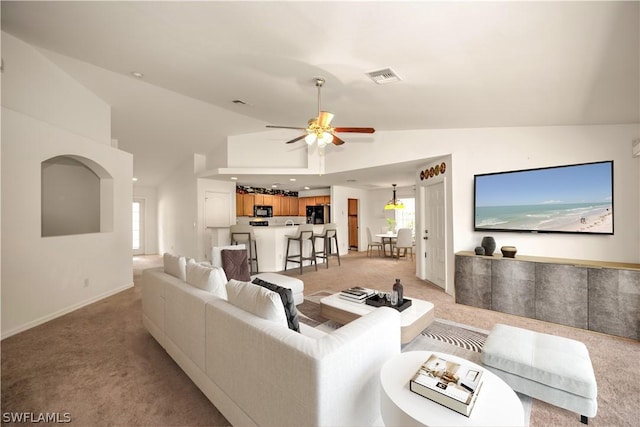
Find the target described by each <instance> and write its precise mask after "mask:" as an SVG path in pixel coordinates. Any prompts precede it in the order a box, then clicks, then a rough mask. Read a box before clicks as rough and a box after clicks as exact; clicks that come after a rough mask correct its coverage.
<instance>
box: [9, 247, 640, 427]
mask: <svg viewBox="0 0 640 427" xmlns="http://www.w3.org/2000/svg"><path fill="white" fill-rule="evenodd" d="M341 258H342V266H341V267H338V266H337V265H336V264H335V262H332V264H331V266H330V268H328V269H325V268H324V266H319V268H318V271H317V272H315V271H313V268H305V269H304V274H303V275H302V276H300V275H299V274H298V270H297V269H296V270H295V271H291V272H287V275H290V276H292V277H299V278H301V279H302V280H303V281H304V283H305V295H308V294H312V293H314V292H317V291H320V290H326V289H329V290H332V291H339V290H340V289H343V288H345V287H348V286H354V285H364V286H368V287H375V288H379V289H382V290H385V291H388V290H390V289H391V286H392V284H393V283H394V281H395V279H396V278H400V279H402V282H403V283H404V285H405V294H406V295H407V296H408V297H412V296H413V297H416V298H421V299H425V300H428V301H431V302H433V303H434V305H435V307H436V308H435V309H436V313H435V315H436V317H437V318H440V319H446V320H450V321H452V322H457V323H462V324H466V325H470V326H474V327H476V328H479V329H484V330H490V329H491V328H492V327H493V325H494V324H495V323H497V322H500V323H506V324H510V325H513V326H519V327H524V328H528V329H532V330H536V331H539V332H546V333H552V334H556V335H560V336H566V337H569V338H573V339H577V340H579V341H582V342H584V343H585V344H586V345H587V348H588V349H589V353H590V355H591V359H592V362H593V366H594V370H595V373H596V378H597V381H598V406H599V408H598V415H597V416H596V417H595V418H593V419H590V420H589V425H590V426H592V427H598V426H607V427H611V426H630V427H631V426H633V427H635V426H638V425H640V369H639V368H638V359H639V356H640V342H638V341H634V340H629V339H624V338H618V337H613V336H609V335H604V334H599V333H596V332H591V331H584V330H581V329H575V328H570V327H566V326H560V325H555V324H551V323H545V322H541V321H537V320H532V319H525V318H521V317H517V316H511V315H507V314H503V313H496V312H493V311H489V310H482V309H478V308H473V307H467V306H463V305H458V304H455V302H454V300H453V298H452V297H451V296H449V295H447V294H445V293H444V292H442V290H440V289H439V288H437V287H436V286H434V285H432V284H429V283H427V282H424V281H422V280H420V279H418V278H416V277H415V263H413V262H409V261H407V260H400V261H395V260H393V259H391V258H378V257H371V258H367V257H366V255H365V254H360V253H353V252H351V253H349V255H347V256H344V257H341ZM332 261H333V260H332ZM161 264H162V258H161V257H159V256H146V257H135V258H134V280H135V283H136V286H135V287H134V288H131V289H128V290H126V291H123V292H121V293H119V294H117V295H113V296H111V297H109V298H106V299H104V300H102V301H99V302H96V303H94V304H91V305H89V306H87V307H84V308H81V309H79V310H76V311H74V312H73V313H69V314H67V315H65V316H62V317H60V318H58V319H55V320H52V321H50V322H48V323H46V324H43V325H40V326H38V327H35V328H33V329H30V330H28V331H25V332H22V333H20V334H17V335H15V336H13V337H10V338H7V339H5V340H3V341H2V343H1V346H2V349H1V358H2V372H1V383H2V395H1V400H2V411H3V413H5V412H16V411H21V412H34V413H38V412H47V411H48V412H58V411H59V412H63V411H68V412H69V413H70V414H71V417H72V421H73V424H72V425H79V426H89V425H91V426H104V425H117V426H130V425H131V426H196V425H203V426H204V425H206V426H225V425H228V422H227V420H226V419H225V418H224V417H223V416H222V415H221V414H220V413H219V412H218V410H217V409H216V408H215V407H214V406H213V405H212V404H211V403H210V402H209V401H208V400H207V398H206V397H205V396H204V395H203V394H202V393H201V392H200V390H198V388H197V387H196V386H195V385H194V384H193V383H192V382H191V380H190V379H189V378H188V377H187V376H186V375H185V374H184V372H182V370H181V369H180V368H179V367H178V366H177V365H176V364H175V363H174V362H173V360H171V358H170V357H169V356H168V355H167V354H166V353H165V352H164V350H163V349H162V348H161V347H160V345H158V343H157V342H156V341H155V340H154V339H153V338H152V337H151V336H150V335H149V333H148V332H147V331H146V330H145V329H144V327H143V325H142V311H141V310H142V308H141V303H140V290H139V285H140V283H139V277H140V276H139V273H140V271H141V269H142V268H145V267H152V266H160V265H161ZM612 315H615V313H612ZM531 426H533V427H538V426H544V427H547V426H576V427H577V426H580V422H579V417H578V415H576V414H574V413H571V412H569V411H565V410H563V409H560V408H557V407H555V406H552V405H548V404H545V403H543V402H540V401H537V400H534V401H533V406H532V409H531Z"/></svg>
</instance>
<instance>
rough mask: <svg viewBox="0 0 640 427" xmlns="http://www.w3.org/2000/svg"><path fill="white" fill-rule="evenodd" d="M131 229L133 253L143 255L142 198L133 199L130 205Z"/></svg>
mask: <svg viewBox="0 0 640 427" xmlns="http://www.w3.org/2000/svg"><path fill="white" fill-rule="evenodd" d="M131 230H132V236H131V247H132V249H133V255H144V253H145V250H144V199H133V204H132V206H131Z"/></svg>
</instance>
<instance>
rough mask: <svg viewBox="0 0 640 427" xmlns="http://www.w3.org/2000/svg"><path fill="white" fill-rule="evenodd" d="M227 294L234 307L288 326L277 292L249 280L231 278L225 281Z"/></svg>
mask: <svg viewBox="0 0 640 427" xmlns="http://www.w3.org/2000/svg"><path fill="white" fill-rule="evenodd" d="M227 295H228V297H229V298H228V299H229V302H230V303H231V304H233V305H235V306H236V307H238V308H241V309H243V310H244V311H248V312H249V313H251V314H254V315H256V316H258V317H262V318H263V319H267V320H272V321H274V322H276V323H278V324H280V325H282V326H284V327H285V328H289V326H288V323H287V315H286V313H285V312H284V306H283V305H282V299H281V298H280V295H278V293H277V292H273V291H270V290H269V289H267V288H263V287H262V286H257V285H254V284H253V283H251V282H240V281H238V280H234V279H231V280H229V281H228V282H227Z"/></svg>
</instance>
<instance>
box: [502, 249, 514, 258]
mask: <svg viewBox="0 0 640 427" xmlns="http://www.w3.org/2000/svg"><path fill="white" fill-rule="evenodd" d="M500 251H501V252H502V256H503V257H505V258H515V257H516V252H517V251H518V250H517V249H516V247H515V246H503V247H501V248H500Z"/></svg>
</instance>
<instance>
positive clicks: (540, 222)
mask: <svg viewBox="0 0 640 427" xmlns="http://www.w3.org/2000/svg"><path fill="white" fill-rule="evenodd" d="M474 229H475V231H519V232H531V233H586V234H613V161H604V162H595V163H583V164H576V165H564V166H555V167H546V168H538V169H527V170H517V171H509V172H497V173H487V174H481V175H475V176H474Z"/></svg>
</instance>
